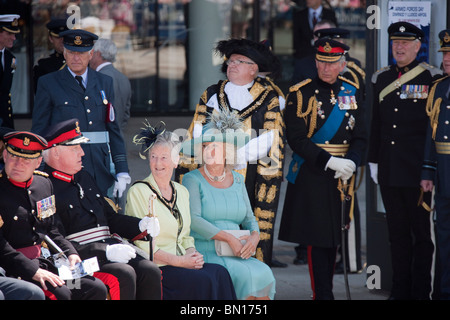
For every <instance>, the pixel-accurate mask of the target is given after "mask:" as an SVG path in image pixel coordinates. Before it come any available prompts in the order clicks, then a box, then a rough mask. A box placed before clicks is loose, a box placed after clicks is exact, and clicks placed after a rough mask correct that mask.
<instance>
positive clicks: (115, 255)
mask: <svg viewBox="0 0 450 320" xmlns="http://www.w3.org/2000/svg"><path fill="white" fill-rule="evenodd" d="M133 258H136V250H135V249H134V248H132V247H130V246H129V245H126V244H120V243H118V244H112V245H108V246H107V247H106V259H108V260H109V261H111V262H119V263H128V261H130V259H133Z"/></svg>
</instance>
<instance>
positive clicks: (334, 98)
mask: <svg viewBox="0 0 450 320" xmlns="http://www.w3.org/2000/svg"><path fill="white" fill-rule="evenodd" d="M336 102H337V100H336V96H335V95H334V92H333V90H331V99H330V103H331V105H333V106H334V105H335V104H336Z"/></svg>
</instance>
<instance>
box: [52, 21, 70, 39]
mask: <svg viewBox="0 0 450 320" xmlns="http://www.w3.org/2000/svg"><path fill="white" fill-rule="evenodd" d="M46 27H47V29H48V32H49V33H50V35H52V36H53V37H58V38H59V36H60V33H62V32H64V31H67V30H69V28H68V27H67V20H66V19H53V20H51V21H50V22H49V23H47V24H46Z"/></svg>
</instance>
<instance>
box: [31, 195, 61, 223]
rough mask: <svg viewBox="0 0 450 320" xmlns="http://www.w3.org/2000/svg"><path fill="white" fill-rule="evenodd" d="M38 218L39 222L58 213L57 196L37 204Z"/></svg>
mask: <svg viewBox="0 0 450 320" xmlns="http://www.w3.org/2000/svg"><path fill="white" fill-rule="evenodd" d="M36 209H37V217H38V218H39V220H42V219H45V218H48V217H50V216H52V215H54V214H55V213H56V206H55V195H51V196H50V197H48V198H45V199H42V200H40V201H38V202H36Z"/></svg>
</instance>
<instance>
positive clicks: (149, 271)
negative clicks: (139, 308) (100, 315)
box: [95, 256, 162, 300]
mask: <svg viewBox="0 0 450 320" xmlns="http://www.w3.org/2000/svg"><path fill="white" fill-rule="evenodd" d="M95 276H96V277H98V278H100V279H102V281H103V282H104V283H105V284H106V285H107V286H108V288H109V294H110V296H111V300H161V292H162V291H161V270H160V269H159V268H158V266H157V265H156V264H154V263H153V262H151V261H149V260H147V259H144V258H142V257H140V256H137V257H136V258H134V259H131V260H130V261H129V262H128V263H116V262H111V263H106V264H104V265H102V267H101V269H100V272H99V273H96V274H95Z"/></svg>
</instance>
